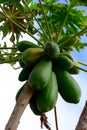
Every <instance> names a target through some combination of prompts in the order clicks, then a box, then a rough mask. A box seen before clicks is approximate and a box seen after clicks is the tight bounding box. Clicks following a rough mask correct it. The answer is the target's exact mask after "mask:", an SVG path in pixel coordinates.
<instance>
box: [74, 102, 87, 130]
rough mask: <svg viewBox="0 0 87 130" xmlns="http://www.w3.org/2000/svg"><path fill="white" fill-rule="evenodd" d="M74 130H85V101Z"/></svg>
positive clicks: (86, 124)
mask: <svg viewBox="0 0 87 130" xmlns="http://www.w3.org/2000/svg"><path fill="white" fill-rule="evenodd" d="M75 130H87V101H86V102H85V106H84V108H83V111H82V113H81V116H80V118H79V121H78V124H77V126H76V129H75Z"/></svg>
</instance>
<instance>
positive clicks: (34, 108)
mask: <svg viewBox="0 0 87 130" xmlns="http://www.w3.org/2000/svg"><path fill="white" fill-rule="evenodd" d="M36 98H37V93H36V92H35V93H34V95H33V96H32V97H31V99H30V101H29V106H30V108H31V110H32V112H33V113H34V114H35V115H38V116H40V115H41V114H42V112H41V111H40V110H39V109H38V107H37V104H36Z"/></svg>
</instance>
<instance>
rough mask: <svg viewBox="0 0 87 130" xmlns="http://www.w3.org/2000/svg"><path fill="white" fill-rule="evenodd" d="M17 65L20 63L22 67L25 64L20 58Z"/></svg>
mask: <svg viewBox="0 0 87 130" xmlns="http://www.w3.org/2000/svg"><path fill="white" fill-rule="evenodd" d="M19 65H20V66H21V67H22V68H24V67H25V66H26V65H25V63H24V62H23V60H22V59H19Z"/></svg>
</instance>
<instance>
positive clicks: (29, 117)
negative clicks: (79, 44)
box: [0, 36, 87, 130]
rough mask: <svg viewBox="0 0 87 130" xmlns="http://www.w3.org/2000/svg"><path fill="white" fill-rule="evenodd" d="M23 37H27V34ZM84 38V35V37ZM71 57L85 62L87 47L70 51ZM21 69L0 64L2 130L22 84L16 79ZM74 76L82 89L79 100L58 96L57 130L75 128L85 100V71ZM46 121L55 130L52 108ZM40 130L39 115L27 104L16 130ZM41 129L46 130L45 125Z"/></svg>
mask: <svg viewBox="0 0 87 130" xmlns="http://www.w3.org/2000/svg"><path fill="white" fill-rule="evenodd" d="M25 39H28V40H31V38H30V39H29V38H28V37H27V36H26V37H25ZM84 40H86V37H85V38H84ZM72 55H73V57H74V58H76V59H78V60H82V61H84V62H86V63H87V48H85V49H84V50H81V51H80V52H77V51H76V50H75V51H74V52H73V53H72ZM20 71H21V69H18V70H14V69H13V68H12V67H11V66H10V65H8V64H3V65H0V88H1V89H0V90H1V91H0V101H1V105H0V130H4V128H5V125H6V123H7V121H8V119H9V117H10V115H11V113H12V111H13V108H14V106H15V103H16V102H15V95H16V93H17V91H18V89H19V88H20V87H21V86H22V85H23V82H20V81H18V75H19V72H20ZM74 78H75V79H76V81H77V82H78V84H79V85H80V87H81V90H82V96H81V100H80V102H79V103H78V104H76V105H75V104H69V103H66V102H65V101H64V100H63V99H62V98H61V97H60V95H59V96H58V101H57V104H56V107H57V117H58V127H59V130H75V127H76V125H77V122H78V119H79V117H80V114H81V112H82V110H83V107H84V105H85V101H86V100H87V73H86V72H82V71H81V72H80V74H78V75H75V76H74ZM47 117H48V122H49V123H50V124H51V125H50V126H51V128H52V130H55V129H56V127H55V119H54V110H51V111H50V112H48V113H47ZM29 129H31V130H37V129H38V130H41V128H40V117H39V116H36V115H34V114H33V113H32V111H31V110H30V108H29V106H27V108H26V110H25V112H24V113H23V115H22V118H21V120H20V124H19V126H18V129H17V130H29ZM43 130H46V129H45V127H44V128H43Z"/></svg>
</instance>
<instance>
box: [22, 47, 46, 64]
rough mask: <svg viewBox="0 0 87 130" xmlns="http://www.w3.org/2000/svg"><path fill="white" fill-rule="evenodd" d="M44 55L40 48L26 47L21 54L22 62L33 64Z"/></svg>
mask: <svg viewBox="0 0 87 130" xmlns="http://www.w3.org/2000/svg"><path fill="white" fill-rule="evenodd" d="M43 55H44V50H43V49H42V48H28V49H26V50H25V51H24V52H23V54H22V59H23V62H24V63H25V64H26V65H28V66H31V65H34V64H35V63H37V61H38V60H39V59H40V58H41V57H42V56H43Z"/></svg>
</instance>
